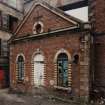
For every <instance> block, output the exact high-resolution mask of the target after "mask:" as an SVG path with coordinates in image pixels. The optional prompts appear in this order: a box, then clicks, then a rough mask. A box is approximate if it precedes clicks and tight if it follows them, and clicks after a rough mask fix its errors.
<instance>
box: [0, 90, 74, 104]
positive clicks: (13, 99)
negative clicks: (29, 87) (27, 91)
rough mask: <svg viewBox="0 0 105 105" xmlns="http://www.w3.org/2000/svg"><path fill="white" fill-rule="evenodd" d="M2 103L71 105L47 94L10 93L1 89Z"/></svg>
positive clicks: (0, 100) (0, 97)
mask: <svg viewBox="0 0 105 105" xmlns="http://www.w3.org/2000/svg"><path fill="white" fill-rule="evenodd" d="M0 105H71V104H70V103H68V102H64V101H61V100H58V99H54V98H52V97H46V96H45V95H38V94H36V95H20V94H10V93H8V90H0ZM72 105H73V104H72Z"/></svg>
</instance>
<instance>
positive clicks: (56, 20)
mask: <svg viewBox="0 0 105 105" xmlns="http://www.w3.org/2000/svg"><path fill="white" fill-rule="evenodd" d="M90 44H91V42H90V34H89V25H88V24H85V23H83V22H82V21H80V20H78V19H76V18H74V17H72V16H69V15H67V14H65V13H64V12H63V11H61V10H59V9H58V8H54V7H52V6H50V5H49V4H47V3H45V2H37V3H36V2H35V3H34V4H33V6H32V7H31V9H30V11H29V12H28V13H27V15H26V16H25V18H24V19H23V21H22V22H21V23H20V24H19V26H18V27H17V29H16V31H15V35H14V36H13V37H12V38H11V40H10V84H11V87H12V88H14V89H18V88H19V87H22V89H23V90H27V89H28V90H31V89H32V88H34V87H40V86H44V87H46V88H49V89H54V90H55V89H58V90H62V91H66V93H68V91H69V92H71V94H73V95H74V96H80V97H82V96H83V97H86V98H88V96H89V87H90V83H89V81H90V80H89V73H90V63H89V61H90Z"/></svg>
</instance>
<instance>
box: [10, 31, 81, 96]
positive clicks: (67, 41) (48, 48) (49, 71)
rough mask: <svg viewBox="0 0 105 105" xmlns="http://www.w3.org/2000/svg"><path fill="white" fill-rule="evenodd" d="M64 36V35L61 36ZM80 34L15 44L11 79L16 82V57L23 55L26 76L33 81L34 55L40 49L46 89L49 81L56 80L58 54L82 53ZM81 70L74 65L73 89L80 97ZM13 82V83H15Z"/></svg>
mask: <svg viewBox="0 0 105 105" xmlns="http://www.w3.org/2000/svg"><path fill="white" fill-rule="evenodd" d="M60 35H62V33H61V34H60ZM65 36H66V37H65ZM80 36H81V33H80V34H76V33H75V34H73V33H67V32H66V33H65V34H63V35H62V36H53V37H49V38H48V37H46V38H43V39H38V40H33V41H32V40H30V41H25V42H19V43H18V44H14V45H12V46H11V51H10V53H11V57H10V59H11V60H10V64H11V66H10V70H11V79H13V80H14V81H16V77H15V76H16V57H17V55H18V54H20V53H23V54H24V56H25V59H26V60H25V71H26V75H27V76H28V77H29V78H30V81H31V77H30V75H31V73H32V64H31V60H32V55H33V54H34V52H35V51H36V50H37V49H38V48H40V49H41V51H43V53H44V57H45V63H46V66H45V72H46V78H45V84H46V87H49V86H50V83H49V81H50V80H53V79H54V70H55V68H54V57H55V55H56V53H57V52H58V51H59V50H60V49H62V48H64V49H65V50H67V51H68V52H69V53H70V54H71V56H72V57H73V56H74V54H79V53H80ZM79 73H80V70H79V66H78V65H74V64H72V89H73V91H74V94H76V95H78V96H79V87H80V86H79V84H80V74H79ZM13 80H12V81H13Z"/></svg>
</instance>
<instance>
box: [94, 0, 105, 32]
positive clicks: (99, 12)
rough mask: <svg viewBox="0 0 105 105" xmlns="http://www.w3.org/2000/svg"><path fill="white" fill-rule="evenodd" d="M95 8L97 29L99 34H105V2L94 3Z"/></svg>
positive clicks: (98, 0) (97, 0) (97, 1)
mask: <svg viewBox="0 0 105 105" xmlns="http://www.w3.org/2000/svg"><path fill="white" fill-rule="evenodd" d="M94 2H96V3H95V8H94V10H93V11H95V15H94V16H95V17H94V18H95V22H96V23H95V27H96V31H97V32H104V31H105V28H104V27H105V1H104V0H96V1H94Z"/></svg>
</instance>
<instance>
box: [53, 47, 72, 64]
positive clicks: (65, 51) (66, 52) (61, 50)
mask: <svg viewBox="0 0 105 105" xmlns="http://www.w3.org/2000/svg"><path fill="white" fill-rule="evenodd" d="M61 53H65V54H67V56H68V61H69V62H71V55H70V53H69V52H68V51H67V50H65V49H60V50H59V51H58V52H57V53H56V55H55V57H54V63H56V62H57V58H58V55H59V54H61Z"/></svg>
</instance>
